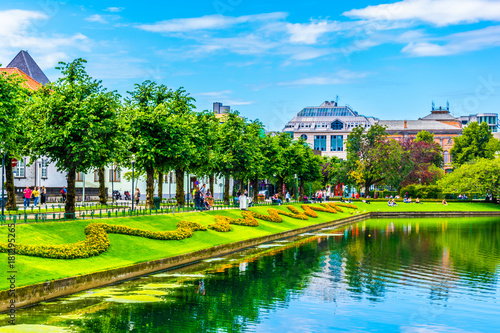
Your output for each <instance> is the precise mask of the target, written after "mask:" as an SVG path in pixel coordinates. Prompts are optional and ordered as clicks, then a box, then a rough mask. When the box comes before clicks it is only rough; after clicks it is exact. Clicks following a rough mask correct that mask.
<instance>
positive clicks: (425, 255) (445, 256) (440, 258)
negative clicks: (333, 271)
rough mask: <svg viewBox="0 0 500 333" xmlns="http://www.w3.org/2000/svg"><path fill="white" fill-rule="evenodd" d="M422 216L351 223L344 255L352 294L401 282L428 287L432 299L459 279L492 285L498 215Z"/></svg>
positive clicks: (378, 291) (375, 295)
mask: <svg viewBox="0 0 500 333" xmlns="http://www.w3.org/2000/svg"><path fill="white" fill-rule="evenodd" d="M421 222H422V221H420V223H419V221H418V220H412V221H410V222H408V220H404V221H398V220H396V221H394V223H395V224H396V228H395V229H393V228H391V227H390V223H392V222H389V221H387V222H386V221H384V220H381V221H380V222H376V221H368V222H366V223H365V227H364V230H361V225H362V224H358V225H357V226H352V227H350V228H349V237H348V239H347V240H345V239H344V240H343V242H344V244H343V247H344V252H343V256H345V258H346V272H345V274H346V276H345V279H346V283H347V284H348V286H349V290H350V291H351V292H352V293H353V294H352V295H351V296H352V297H355V298H360V297H362V295H363V294H366V295H369V296H372V297H369V299H370V300H373V301H377V300H381V299H382V297H383V296H384V295H385V294H386V293H387V291H388V289H390V288H396V287H398V286H399V285H400V284H403V285H405V284H409V285H413V286H419V287H422V288H427V289H429V290H430V295H429V297H430V299H431V300H434V301H441V300H444V301H446V300H447V298H448V297H449V293H450V289H453V288H456V287H457V283H459V284H460V287H461V288H463V287H468V288H469V291H471V290H472V289H476V288H480V289H488V290H491V291H493V290H495V286H496V283H497V281H496V275H495V272H496V269H497V267H498V265H499V264H500V224H499V223H498V222H497V221H494V220H492V219H489V220H483V221H477V219H476V220H474V219H470V222H469V223H464V219H461V220H458V219H456V220H455V221H453V220H451V219H450V222H449V223H446V222H443V223H427V222H425V221H424V223H421ZM388 225H389V226H388ZM403 225H404V226H405V227H404V228H403ZM411 230H414V232H411ZM415 230H417V231H418V232H415ZM457 279H458V280H459V281H458V282H457V281H455V280H457Z"/></svg>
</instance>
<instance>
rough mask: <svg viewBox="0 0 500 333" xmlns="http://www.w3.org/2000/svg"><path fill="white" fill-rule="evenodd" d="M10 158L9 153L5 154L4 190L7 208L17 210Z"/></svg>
mask: <svg viewBox="0 0 500 333" xmlns="http://www.w3.org/2000/svg"><path fill="white" fill-rule="evenodd" d="M11 161H12V159H11V157H10V154H8V153H7V156H5V190H6V191H7V203H6V205H5V208H6V209H7V210H17V205H16V189H15V187H14V173H13V172H12V162H11Z"/></svg>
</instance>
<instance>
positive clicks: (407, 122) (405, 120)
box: [404, 120, 408, 128]
mask: <svg viewBox="0 0 500 333" xmlns="http://www.w3.org/2000/svg"><path fill="white" fill-rule="evenodd" d="M407 123H408V122H407V121H406V120H405V127H404V128H406V124H407Z"/></svg>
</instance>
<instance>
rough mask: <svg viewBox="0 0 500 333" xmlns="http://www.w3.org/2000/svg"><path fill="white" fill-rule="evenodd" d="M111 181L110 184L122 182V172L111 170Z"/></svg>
mask: <svg viewBox="0 0 500 333" xmlns="http://www.w3.org/2000/svg"><path fill="white" fill-rule="evenodd" d="M109 181H110V182H121V181H122V177H121V172H120V170H116V169H109Z"/></svg>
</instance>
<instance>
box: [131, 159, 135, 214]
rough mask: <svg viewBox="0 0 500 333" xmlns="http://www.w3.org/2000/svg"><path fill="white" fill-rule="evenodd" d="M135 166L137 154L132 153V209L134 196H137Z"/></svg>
mask: <svg viewBox="0 0 500 333" xmlns="http://www.w3.org/2000/svg"><path fill="white" fill-rule="evenodd" d="M134 166H135V154H132V192H131V197H132V211H133V210H134V199H135V198H134V196H135V189H134Z"/></svg>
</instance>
